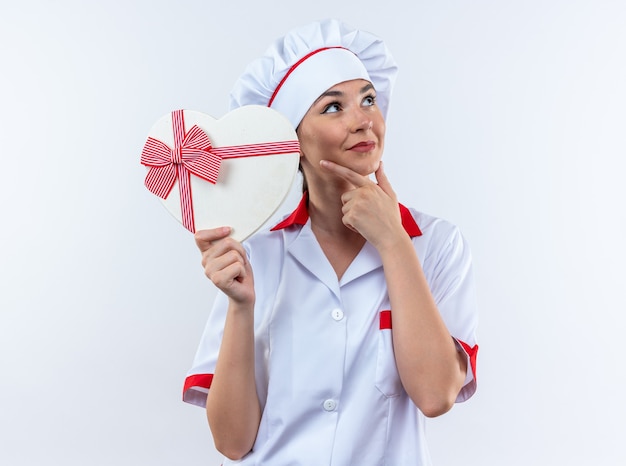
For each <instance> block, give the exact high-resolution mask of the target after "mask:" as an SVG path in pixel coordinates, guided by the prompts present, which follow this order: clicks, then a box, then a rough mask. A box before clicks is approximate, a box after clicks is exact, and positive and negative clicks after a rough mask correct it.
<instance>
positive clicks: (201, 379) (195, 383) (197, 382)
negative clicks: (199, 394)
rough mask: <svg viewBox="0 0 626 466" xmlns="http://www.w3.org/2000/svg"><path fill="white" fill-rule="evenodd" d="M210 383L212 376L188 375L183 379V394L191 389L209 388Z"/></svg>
mask: <svg viewBox="0 0 626 466" xmlns="http://www.w3.org/2000/svg"><path fill="white" fill-rule="evenodd" d="M211 382H213V374H196V375H190V376H189V377H187V378H186V379H185V386H184V388H183V393H185V392H186V391H187V390H189V389H190V388H193V387H202V388H206V389H209V388H211Z"/></svg>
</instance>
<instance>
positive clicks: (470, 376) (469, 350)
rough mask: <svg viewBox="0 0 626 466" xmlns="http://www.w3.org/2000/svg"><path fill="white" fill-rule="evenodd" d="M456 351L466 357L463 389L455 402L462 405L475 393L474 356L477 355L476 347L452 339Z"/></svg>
mask: <svg viewBox="0 0 626 466" xmlns="http://www.w3.org/2000/svg"><path fill="white" fill-rule="evenodd" d="M454 341H455V343H456V346H457V349H458V350H459V351H463V353H465V355H466V356H467V369H468V371H467V375H466V376H465V381H464V382H463V388H461V391H460V392H459V394H458V396H457V398H456V402H457V403H462V402H463V401H466V400H468V399H469V398H470V397H471V396H472V395H473V394H474V392H476V355H477V354H478V345H474V346H470V345H468V344H467V343H465V342H464V341H461V340H458V339H456V338H455V339H454Z"/></svg>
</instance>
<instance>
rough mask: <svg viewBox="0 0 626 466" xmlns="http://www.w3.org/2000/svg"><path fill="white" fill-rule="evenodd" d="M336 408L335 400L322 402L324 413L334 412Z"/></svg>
mask: <svg viewBox="0 0 626 466" xmlns="http://www.w3.org/2000/svg"><path fill="white" fill-rule="evenodd" d="M336 407H337V402H336V401H335V400H326V401H324V409H325V410H326V411H334V410H335V408H336Z"/></svg>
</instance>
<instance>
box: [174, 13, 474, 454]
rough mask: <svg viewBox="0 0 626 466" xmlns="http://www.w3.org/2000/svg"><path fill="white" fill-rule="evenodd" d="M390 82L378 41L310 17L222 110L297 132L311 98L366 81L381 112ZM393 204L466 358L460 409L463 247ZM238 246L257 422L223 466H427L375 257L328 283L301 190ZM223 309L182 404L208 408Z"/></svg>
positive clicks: (426, 219)
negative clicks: (266, 116)
mask: <svg viewBox="0 0 626 466" xmlns="http://www.w3.org/2000/svg"><path fill="white" fill-rule="evenodd" d="M395 73H396V66H395V63H394V62H393V59H392V58H391V56H390V54H389V52H388V50H387V49H386V47H385V45H384V43H383V42H382V41H381V40H380V39H378V38H377V37H375V36H372V35H371V34H368V33H364V32H363V31H356V30H354V29H352V28H350V27H348V26H346V25H345V24H343V23H341V22H339V21H334V20H330V21H321V22H316V23H313V24H311V25H308V26H306V27H304V28H299V29H296V30H294V31H292V32H290V33H289V34H287V35H286V36H285V37H284V38H282V39H280V40H279V41H277V42H276V43H274V44H273V46H272V47H270V49H269V50H268V52H267V53H266V55H264V56H263V57H262V59H260V60H259V61H256V62H253V63H252V64H251V65H250V66H249V67H248V69H247V70H246V72H244V74H243V76H242V77H241V78H240V79H239V81H238V82H237V84H236V85H235V88H234V90H233V93H232V94H231V102H232V107H233V108H235V107H237V106H241V105H248V104H259V103H260V102H264V104H265V105H268V104H269V105H270V106H272V107H273V108H276V109H277V110H279V111H281V112H282V113H283V114H285V115H286V116H287V117H288V118H289V119H290V121H291V122H292V124H293V125H294V127H296V126H297V125H298V124H299V122H300V120H301V119H302V117H303V116H304V114H305V113H306V111H307V110H308V108H309V106H310V105H311V103H312V102H313V101H314V100H315V99H316V98H317V97H318V96H319V95H320V94H321V93H322V92H324V91H325V90H327V89H328V88H330V87H332V86H333V85H334V84H336V83H339V82H343V81H347V80H351V79H367V80H369V81H371V82H372V83H373V84H374V87H375V89H376V92H377V103H378V105H379V106H380V107H381V110H382V111H383V115H386V111H387V106H388V102H389V95H390V92H391V87H392V84H393V80H394V78H395ZM311 88H312V90H311ZM283 92H284V93H285V94H284V95H283V94H282V93H283ZM307 92H308V94H307ZM300 100H302V101H303V103H301V104H299V105H298V104H296V103H295V102H299V101H300ZM398 208H399V210H400V213H401V217H402V224H403V226H404V228H405V230H406V232H407V234H408V235H409V236H410V237H411V238H412V243H413V246H414V248H415V251H416V253H417V257H418V258H419V261H420V263H421V266H422V268H423V270H424V274H425V276H426V279H427V281H428V284H429V286H430V290H431V293H432V295H433V297H434V299H435V302H436V304H437V308H438V310H439V312H440V314H441V316H442V318H443V321H444V322H445V324H446V326H447V328H448V330H449V332H450V335H451V337H452V338H454V340H455V341H456V344H457V348H458V350H459V351H462V352H465V353H466V357H467V360H468V365H467V366H468V370H467V376H466V380H465V383H464V386H463V388H462V389H461V391H460V392H459V394H458V397H457V401H459V402H460V401H465V400H466V399H468V398H469V397H471V396H472V394H473V393H474V391H475V390H476V352H477V349H478V347H477V345H476V337H475V331H476V326H477V310H476V302H475V295H474V281H473V275H472V266H471V253H470V250H469V247H468V245H467V243H466V241H465V239H464V238H463V236H462V234H461V233H460V231H459V229H458V228H457V227H455V226H454V225H452V224H451V223H449V222H447V221H445V220H442V219H439V218H435V217H432V216H430V215H427V214H424V213H422V212H419V211H417V210H415V209H411V208H407V207H405V206H403V205H401V204H400V205H399V206H398ZM244 247H245V250H246V253H247V256H248V259H249V261H250V264H251V267H252V270H253V272H254V286H255V294H256V301H255V308H254V313H255V315H254V338H255V378H256V387H257V394H258V397H259V400H260V405H261V409H262V417H261V422H260V425H259V430H258V433H257V437H256V441H255V443H254V447H253V448H252V450H251V452H250V453H249V454H247V455H246V456H245V457H244V458H242V459H241V460H239V461H230V460H225V463H224V464H241V465H271V466H286V465H311V466H322V465H337V466H352V465H358V466H369V465H392V466H408V465H416V466H417V465H420V466H424V465H430V464H431V463H430V458H429V454H428V449H427V445H426V439H425V432H424V422H425V417H424V415H423V414H422V413H421V412H420V410H419V409H418V408H417V407H416V406H415V404H414V403H413V402H412V401H411V399H410V398H409V396H408V395H407V393H406V391H405V390H404V388H403V386H402V383H401V381H400V378H399V375H398V371H397V367H396V363H395V358H394V352H393V343H392V332H391V329H392V328H393V309H391V307H390V304H389V297H388V292H387V284H386V282H385V276H384V271H383V267H382V262H381V258H380V256H379V254H378V251H377V250H376V249H375V248H374V247H373V246H372V245H371V244H370V243H368V242H366V243H365V245H364V246H363V248H362V249H361V251H360V252H359V254H358V255H357V256H356V258H355V259H354V260H353V262H352V263H351V264H350V266H349V267H348V269H347V270H346V271H345V273H344V274H343V275H342V277H341V279H339V280H338V279H337V275H336V273H335V271H334V270H333V268H332V266H331V264H330V263H329V261H328V259H327V258H326V256H325V255H324V252H323V251H322V249H321V247H320V245H319V243H318V242H317V240H316V238H315V235H314V234H313V232H312V230H311V222H310V219H309V216H308V211H307V203H306V193H305V195H304V196H303V198H302V201H301V202H300V204H299V206H298V207H297V208H296V210H295V211H294V212H293V213H292V214H291V215H290V216H289V217H287V218H286V219H285V220H283V221H282V222H281V223H279V224H278V225H276V226H275V227H274V228H273V229H272V230H270V231H265V232H260V233H257V234H256V235H254V236H253V237H252V238H250V239H249V240H247V241H246V242H245V243H244ZM227 308H228V298H227V297H226V296H225V295H224V294H223V293H221V292H219V293H218V296H217V298H216V300H215V303H214V306H213V310H212V312H211V314H210V316H209V320H208V322H207V325H206V328H205V331H204V334H203V336H202V339H201V342H200V345H199V348H198V351H197V353H196V357H195V360H194V362H193V365H192V368H191V369H190V370H189V372H188V376H187V379H186V381H185V386H184V393H183V399H184V401H186V402H189V403H192V404H196V405H198V406H202V407H204V406H205V404H206V397H207V393H208V390H209V389H210V385H211V381H212V378H213V372H214V370H215V365H216V362H217V358H218V353H219V349H220V343H221V338H222V333H223V328H224V322H225V318H226V313H227ZM415 357H416V358H418V357H420V355H415Z"/></svg>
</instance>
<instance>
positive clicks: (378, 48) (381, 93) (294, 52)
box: [230, 19, 398, 128]
mask: <svg viewBox="0 0 626 466" xmlns="http://www.w3.org/2000/svg"><path fill="white" fill-rule="evenodd" d="M397 71H398V68H397V66H396V63H395V61H394V59H393V57H392V56H391V54H390V53H389V50H388V49H387V46H386V45H385V43H384V42H383V41H382V40H381V39H380V38H378V37H376V36H374V35H373V34H370V33H369V32H365V31H360V30H357V29H354V28H353V27H351V26H348V25H347V24H345V23H343V22H341V21H339V20H335V19H329V20H324V21H316V22H314V23H311V24H308V25H306V26H303V27H300V28H296V29H293V30H291V31H290V32H288V33H287V34H286V35H285V36H284V37H281V38H280V39H278V40H276V41H275V42H274V43H273V44H272V45H271V46H270V47H269V48H268V49H267V51H266V52H265V54H264V55H263V56H262V57H261V58H259V59H257V60H254V61H253V62H252V63H250V64H249V65H248V67H247V68H246V69H245V71H244V73H243V74H242V75H241V76H240V77H239V79H238V80H237V82H236V83H235V85H234V87H233V89H232V91H231V94H230V110H233V109H235V108H238V107H241V106H243V105H266V106H268V107H271V108H273V109H275V110H277V111H279V112H281V113H282V114H283V115H285V116H286V117H287V118H288V119H289V121H291V123H292V124H293V127H294V128H296V127H297V126H298V125H299V124H300V121H301V120H302V118H303V117H304V115H305V113H306V112H307V111H308V110H309V108H310V106H311V105H312V104H313V102H315V100H316V99H317V98H318V97H319V96H320V95H321V94H322V93H323V92H324V91H326V90H328V89H329V88H331V87H333V86H334V85H335V84H338V83H341V82H344V81H349V80H352V79H366V80H368V81H370V82H371V83H372V84H373V85H374V88H375V89H376V101H377V103H378V106H379V107H380V109H381V111H382V113H383V116H384V117H385V118H386V116H387V110H388V108H389V98H390V96H391V90H392V88H393V84H394V82H395V78H396V74H397Z"/></svg>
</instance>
